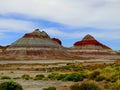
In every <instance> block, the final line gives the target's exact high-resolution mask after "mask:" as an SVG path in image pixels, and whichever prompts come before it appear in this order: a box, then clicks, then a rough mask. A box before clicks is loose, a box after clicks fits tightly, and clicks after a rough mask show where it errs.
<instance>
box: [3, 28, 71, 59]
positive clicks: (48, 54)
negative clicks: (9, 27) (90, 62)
mask: <svg viewBox="0 0 120 90" xmlns="http://www.w3.org/2000/svg"><path fill="white" fill-rule="evenodd" d="M5 53H6V54H7V55H10V56H11V55H12V56H16V55H17V57H14V58H17V59H66V58H70V57H69V53H67V52H66V51H65V49H64V48H63V47H62V46H61V41H60V40H59V39H56V38H53V39H51V38H50V36H49V35H48V34H47V33H46V32H44V31H42V32H41V31H39V29H36V30H35V31H33V32H32V33H27V34H25V35H24V36H23V37H22V38H20V39H18V40H17V41H15V42H14V43H12V44H11V45H10V46H9V47H8V48H7V49H6V51H5Z"/></svg>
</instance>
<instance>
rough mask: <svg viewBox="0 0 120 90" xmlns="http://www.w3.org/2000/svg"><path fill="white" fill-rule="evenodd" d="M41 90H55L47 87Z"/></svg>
mask: <svg viewBox="0 0 120 90" xmlns="http://www.w3.org/2000/svg"><path fill="white" fill-rule="evenodd" d="M43 90H56V88H55V87H48V88H43Z"/></svg>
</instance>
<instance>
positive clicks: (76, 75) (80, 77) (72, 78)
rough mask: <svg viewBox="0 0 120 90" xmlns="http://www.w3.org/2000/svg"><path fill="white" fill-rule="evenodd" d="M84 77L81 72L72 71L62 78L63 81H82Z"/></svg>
mask: <svg viewBox="0 0 120 90" xmlns="http://www.w3.org/2000/svg"><path fill="white" fill-rule="evenodd" d="M84 78H85V75H84V74H83V73H80V74H79V73H72V74H69V75H67V76H66V77H65V78H64V80H65V81H75V82H77V81H83V79H84Z"/></svg>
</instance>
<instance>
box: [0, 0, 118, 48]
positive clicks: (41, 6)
mask: <svg viewBox="0 0 120 90" xmlns="http://www.w3.org/2000/svg"><path fill="white" fill-rule="evenodd" d="M36 28H39V29H40V30H41V31H43V30H44V31H46V32H47V33H48V34H49V35H50V36H51V37H56V38H59V39H60V40H62V43H63V46H66V47H71V46H72V45H73V44H74V42H76V41H80V40H81V39H82V38H83V37H84V36H85V35H86V34H91V35H93V36H94V37H95V38H96V39H97V40H98V41H100V42H101V43H103V44H105V45H108V46H109V47H111V48H112V49H114V50H120V0H0V45H9V44H11V43H13V42H14V41H15V40H17V39H18V38H21V37H22V36H23V35H24V34H25V33H29V32H32V31H33V30H34V29H36Z"/></svg>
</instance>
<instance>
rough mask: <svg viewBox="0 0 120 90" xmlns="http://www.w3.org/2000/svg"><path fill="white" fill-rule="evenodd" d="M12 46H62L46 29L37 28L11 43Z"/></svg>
mask: <svg viewBox="0 0 120 90" xmlns="http://www.w3.org/2000/svg"><path fill="white" fill-rule="evenodd" d="M10 47H61V46H60V44H58V43H57V42H54V41H53V40H52V39H51V38H50V37H49V35H48V34H47V33H46V32H44V31H42V32H41V31H39V29H36V30H35V31H33V32H32V33H27V34H25V35H24V36H23V37H22V38H20V39H18V40H17V41H15V42H14V43H12V44H11V46H10Z"/></svg>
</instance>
